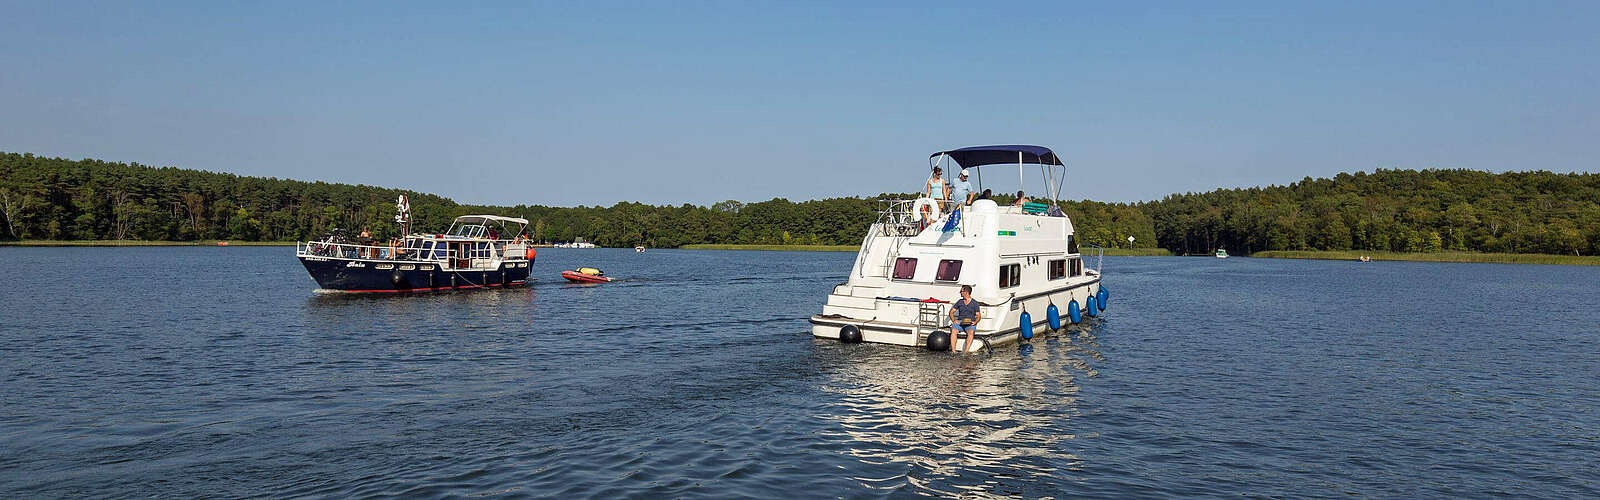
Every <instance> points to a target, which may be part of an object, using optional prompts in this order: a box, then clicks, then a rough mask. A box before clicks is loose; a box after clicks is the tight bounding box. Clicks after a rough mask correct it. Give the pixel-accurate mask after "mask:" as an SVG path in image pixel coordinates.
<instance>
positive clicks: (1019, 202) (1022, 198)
mask: <svg viewBox="0 0 1600 500" xmlns="http://www.w3.org/2000/svg"><path fill="white" fill-rule="evenodd" d="M1026 204H1028V197H1027V196H1023V194H1022V191H1017V202H1016V203H1012V204H1011V205H1012V206H1016V207H1020V206H1023V205H1026Z"/></svg>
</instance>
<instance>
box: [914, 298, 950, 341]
mask: <svg viewBox="0 0 1600 500" xmlns="http://www.w3.org/2000/svg"><path fill="white" fill-rule="evenodd" d="M943 321H944V304H940V303H938V302H922V303H919V304H917V345H925V344H927V342H928V341H927V339H928V337H927V336H926V334H930V333H933V332H936V331H939V328H940V327H942V326H944V325H941V324H940V323H942V322H943ZM923 329H927V330H928V331H927V332H926V333H924V332H923Z"/></svg>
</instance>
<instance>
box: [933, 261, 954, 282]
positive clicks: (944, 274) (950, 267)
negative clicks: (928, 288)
mask: <svg viewBox="0 0 1600 500" xmlns="http://www.w3.org/2000/svg"><path fill="white" fill-rule="evenodd" d="M960 278H961V261H959V260H950V259H945V260H941V261H939V272H937V273H934V275H933V279H935V280H938V281H955V280H957V279H960Z"/></svg>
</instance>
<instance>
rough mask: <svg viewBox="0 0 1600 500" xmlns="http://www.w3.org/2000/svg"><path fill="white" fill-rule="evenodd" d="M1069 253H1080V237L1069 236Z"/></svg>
mask: <svg viewBox="0 0 1600 500" xmlns="http://www.w3.org/2000/svg"><path fill="white" fill-rule="evenodd" d="M1067 253H1078V235H1076V234H1069V235H1067Z"/></svg>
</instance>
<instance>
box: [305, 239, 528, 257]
mask: <svg viewBox="0 0 1600 500" xmlns="http://www.w3.org/2000/svg"><path fill="white" fill-rule="evenodd" d="M527 248H528V246H527V244H525V243H518V242H516V241H515V240H490V245H488V246H485V247H483V248H473V249H472V250H470V251H468V252H466V256H467V258H472V259H494V258H500V257H509V258H513V259H514V258H520V257H521V256H522V254H523V252H525V251H527ZM295 255H296V256H298V257H339V258H347V259H354V258H360V259H380V260H394V261H415V262H444V261H446V260H448V259H453V258H456V257H457V252H456V251H455V250H452V249H448V248H434V249H431V250H425V249H422V248H415V247H405V246H389V245H356V244H350V243H334V242H331V241H314V240H313V241H305V242H298V243H296V244H295Z"/></svg>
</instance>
